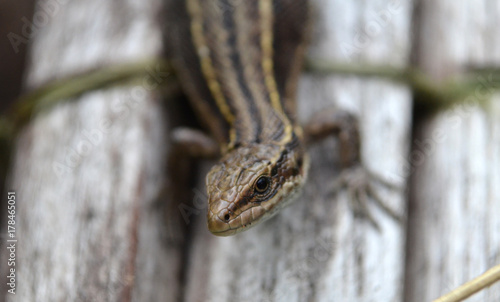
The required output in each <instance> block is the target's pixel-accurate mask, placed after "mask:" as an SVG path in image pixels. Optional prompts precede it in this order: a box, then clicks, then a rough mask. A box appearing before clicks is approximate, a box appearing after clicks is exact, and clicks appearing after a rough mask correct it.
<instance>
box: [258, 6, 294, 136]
mask: <svg viewBox="0 0 500 302" xmlns="http://www.w3.org/2000/svg"><path fill="white" fill-rule="evenodd" d="M259 12H260V17H261V24H262V34H261V38H260V46H261V48H262V70H263V72H264V82H265V84H266V87H267V90H268V91H269V98H270V99H271V105H272V106H273V108H274V110H276V112H277V113H278V115H279V116H280V117H281V119H282V120H283V122H284V124H285V125H284V127H285V133H286V135H285V137H284V139H283V141H284V142H286V141H290V140H291V139H292V126H291V123H290V120H289V119H288V117H287V116H286V114H285V111H284V110H283V106H281V102H280V95H279V93H278V86H277V85H276V80H275V78H274V66H273V3H272V0H259Z"/></svg>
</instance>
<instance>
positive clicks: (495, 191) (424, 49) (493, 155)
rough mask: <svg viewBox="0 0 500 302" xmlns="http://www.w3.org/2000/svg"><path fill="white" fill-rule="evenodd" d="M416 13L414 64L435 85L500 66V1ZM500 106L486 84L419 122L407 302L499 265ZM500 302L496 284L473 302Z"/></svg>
mask: <svg viewBox="0 0 500 302" xmlns="http://www.w3.org/2000/svg"><path fill="white" fill-rule="evenodd" d="M416 16H417V17H416V19H415V26H416V29H417V32H418V34H417V36H416V43H415V45H416V47H415V48H414V51H415V58H416V60H415V63H416V65H417V66H418V67H420V68H421V69H422V70H424V71H425V72H426V73H427V74H428V75H429V76H431V77H432V78H434V79H435V80H436V81H440V80H444V79H446V78H447V77H452V76H457V75H460V71H461V70H463V69H464V67H466V66H468V65H477V66H492V65H493V66H498V65H499V64H500V35H499V32H498V29H499V28H500V6H499V2H498V1H495V0H481V1H474V2H472V1H458V2H457V1H451V0H438V1H421V4H420V7H418V10H417V11H416ZM488 81H489V75H488V74H487V75H486V76H485V77H484V82H488ZM490 84H493V85H494V86H496V87H499V83H490ZM483 96H486V97H487V98H490V99H491V102H489V104H488V105H486V106H485V108H481V106H479V105H478V100H479V98H481V97H483ZM499 101H500V95H498V94H495V93H493V91H491V90H488V89H486V88H485V87H484V86H483V85H482V84H480V85H478V86H477V87H475V90H474V94H473V95H472V96H471V97H469V98H468V99H467V101H466V103H465V104H460V105H456V106H453V107H452V108H450V109H448V110H446V111H444V112H440V113H439V114H436V115H433V116H431V117H427V118H424V119H422V120H420V121H419V122H418V123H417V124H416V135H415V138H414V141H413V151H412V157H411V158H412V159H413V161H412V165H413V166H414V167H415V173H414V174H413V175H412V184H411V192H412V194H411V196H412V198H411V205H410V224H409V233H408V234H409V235H408V236H409V237H408V270H407V274H406V276H407V280H406V282H407V285H408V286H407V300H406V301H430V300H431V299H435V298H437V297H439V296H440V295H442V294H445V293H447V292H448V291H450V290H452V289H454V288H456V287H457V286H459V285H461V284H462V283H465V282H466V281H469V280H470V279H472V278H474V277H476V276H479V275H480V274H482V273H483V272H485V271H486V270H487V269H488V268H491V267H493V266H494V265H498V264H500V219H499V217H500V187H499V184H500V106H499V104H500V103H499ZM499 300H500V284H496V285H494V286H492V287H490V289H489V290H485V291H482V292H481V293H478V294H477V295H475V296H473V297H471V298H470V299H468V300H467V301H499Z"/></svg>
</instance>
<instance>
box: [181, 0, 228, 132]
mask: <svg viewBox="0 0 500 302" xmlns="http://www.w3.org/2000/svg"><path fill="white" fill-rule="evenodd" d="M187 10H188V12H189V14H190V15H191V35H192V36H193V43H194V46H195V47H196V50H197V54H198V57H199V59H200V64H201V70H202V72H203V76H204V77H205V80H206V81H207V84H208V88H209V89H210V92H211V93H212V96H213V97H214V99H215V103H216V105H217V107H219V110H220V112H221V113H222V115H223V116H224V118H225V119H226V121H227V122H228V123H229V124H231V125H232V124H233V122H234V115H233V114H232V112H231V109H230V108H229V105H228V103H227V101H226V99H225V98H224V94H223V93H222V88H221V86H220V84H219V82H218V81H217V76H216V74H215V70H214V67H213V64H212V60H211V59H210V49H209V48H208V46H207V42H206V40H205V35H204V32H203V11H202V7H201V6H200V2H199V1H198V0H187Z"/></svg>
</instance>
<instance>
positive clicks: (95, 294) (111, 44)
mask: <svg viewBox="0 0 500 302" xmlns="http://www.w3.org/2000/svg"><path fill="white" fill-rule="evenodd" d="M49 4H51V6H49V8H50V10H49V12H45V17H47V19H44V20H45V21H44V23H39V24H40V26H38V27H37V28H35V30H36V34H35V35H34V38H33V45H32V48H31V56H30V62H31V63H30V68H29V71H28V74H27V82H26V86H27V87H29V88H33V87H37V86H38V85H41V84H43V83H45V82H47V81H49V80H52V79H57V78H64V77H66V76H68V75H71V74H75V73H81V72H85V71H89V70H91V69H96V68H99V67H103V66H108V65H112V64H119V63H125V62H128V61H138V60H141V59H142V58H144V57H151V56H157V55H159V54H161V53H162V46H161V45H162V34H161V26H160V24H158V22H157V20H158V18H157V14H158V12H159V11H161V1H135V0H128V1H120V2H116V1H84V2H80V1H64V0H60V1H52V2H50V3H49ZM42 7H44V6H43V5H40V6H37V8H38V9H40V10H41V9H42ZM39 13H40V14H41V15H42V14H44V12H43V11H39ZM35 16H36V13H35ZM40 22H42V21H40ZM35 24H36V23H35ZM154 68H155V66H152V69H154ZM155 79H158V78H155ZM155 79H152V78H144V79H142V80H143V81H139V82H138V83H135V84H133V85H130V86H121V87H114V88H109V89H103V90H98V91H92V92H89V93H86V94H84V95H82V96H81V97H79V98H78V100H75V101H74V102H71V103H66V104H64V105H62V106H58V107H57V108H55V109H53V110H50V112H47V113H46V114H43V115H41V116H39V117H37V118H36V119H35V120H34V121H33V122H32V123H31V124H30V125H29V126H28V127H26V128H25V129H24V131H23V132H22V133H21V135H20V137H19V139H18V141H17V146H16V147H17V148H16V152H15V162H14V165H13V171H12V176H11V183H10V185H9V188H10V189H12V190H15V191H17V227H18V228H17V235H18V239H19V242H18V249H17V266H16V269H17V293H16V295H15V296H13V295H8V296H7V300H8V301H131V300H134V301H177V299H178V298H179V297H180V287H179V282H180V280H179V274H180V270H181V263H180V260H179V259H181V249H180V247H179V246H178V245H166V244H165V241H164V240H163V235H162V234H161V230H162V226H163V221H162V219H163V216H162V215H161V213H162V212H161V211H158V209H157V208H155V206H154V203H153V201H154V199H155V197H156V194H157V192H158V190H159V188H160V186H161V179H162V169H163V165H162V162H163V160H164V157H165V156H164V155H165V151H166V150H165V149H166V146H165V143H164V142H165V136H166V135H165V129H164V127H165V120H164V119H165V117H164V115H163V113H162V106H161V102H160V97H159V95H158V94H156V93H154V92H153V91H152V90H151V88H152V87H151V85H152V84H155V82H154V80H155ZM146 84H148V85H146ZM3 243H4V242H3V241H2V244H3ZM3 249H4V248H2V250H3ZM4 260H5V259H2V262H1V265H2V266H3V267H2V275H3V274H4V272H5V264H6V263H7V262H6V261H4ZM2 285H4V282H2ZM3 293H5V291H3V292H2V294H3Z"/></svg>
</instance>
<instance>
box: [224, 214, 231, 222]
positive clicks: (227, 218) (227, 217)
mask: <svg viewBox="0 0 500 302" xmlns="http://www.w3.org/2000/svg"><path fill="white" fill-rule="evenodd" d="M229 218H230V216H229V214H226V215H224V221H225V222H228V221H229Z"/></svg>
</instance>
